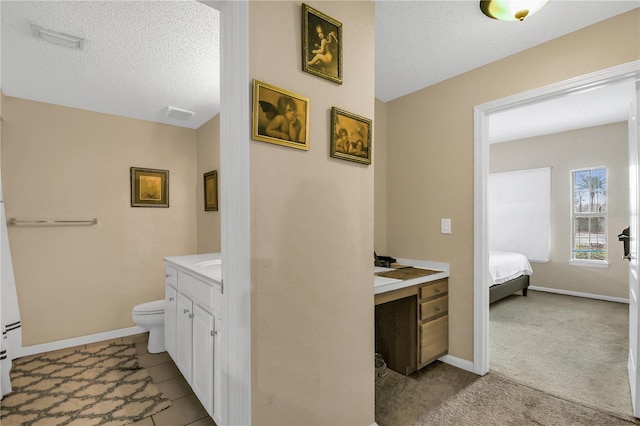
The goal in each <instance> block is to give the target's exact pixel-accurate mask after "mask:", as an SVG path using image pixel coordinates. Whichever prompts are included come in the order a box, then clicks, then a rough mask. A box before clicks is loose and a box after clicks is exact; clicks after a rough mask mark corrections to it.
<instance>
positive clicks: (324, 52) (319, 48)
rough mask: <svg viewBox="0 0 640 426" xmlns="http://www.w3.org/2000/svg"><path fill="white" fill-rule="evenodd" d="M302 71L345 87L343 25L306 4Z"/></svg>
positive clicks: (304, 8)
mask: <svg viewBox="0 0 640 426" xmlns="http://www.w3.org/2000/svg"><path fill="white" fill-rule="evenodd" d="M302 70H303V71H306V72H308V73H310V74H314V75H317V76H319V77H322V78H326V79H327V80H331V81H333V82H335V83H338V84H342V23H340V22H339V21H336V20H335V19H333V18H331V17H329V16H327V15H325V14H324V13H322V12H320V11H319V10H316V9H314V8H312V7H311V6H309V5H307V4H304V3H302Z"/></svg>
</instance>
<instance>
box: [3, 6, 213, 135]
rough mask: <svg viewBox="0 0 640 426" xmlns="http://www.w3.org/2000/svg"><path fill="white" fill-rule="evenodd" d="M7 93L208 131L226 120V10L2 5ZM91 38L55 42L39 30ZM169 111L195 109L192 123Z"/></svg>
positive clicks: (194, 7) (4, 73)
mask: <svg viewBox="0 0 640 426" xmlns="http://www.w3.org/2000/svg"><path fill="white" fill-rule="evenodd" d="M1 8H2V12H1V13H2V18H1V19H2V21H1V22H2V74H1V77H2V80H1V83H2V90H3V91H4V93H5V94H6V95H8V96H15V97H20V98H25V99H31V100H37V101H42V102H47V103H53V104H58V105H64V106H71V107H76V108H81V109H87V110H91V111H98V112H104V113H110V114H116V115H121V116H126V117H132V118H137V119H144V120H150V121H157V122H164V123H168V124H174V125H179V126H185V127H190V128H198V127H200V126H201V125H202V124H204V123H205V122H206V121H207V120H209V119H210V118H211V117H212V116H214V115H215V114H217V113H218V111H219V109H220V100H219V99H220V89H219V86H220V85H219V79H220V76H219V69H220V56H219V37H218V35H219V12H218V11H217V10H215V9H213V8H211V7H209V6H207V5H204V4H202V3H199V2H196V1H52V0H48V1H6V0H5V1H2V3H1ZM31 23H34V24H37V25H39V26H41V27H44V28H46V29H50V30H54V31H58V32H63V33H66V34H71V35H74V36H78V37H81V38H84V39H85V40H86V42H85V46H84V49H82V50H78V49H71V48H68V47H64V46H59V45H56V44H51V43H48V42H46V41H45V40H43V39H39V38H35V37H33V35H32V34H31V27H30V24H31ZM168 106H173V107H177V108H181V109H186V110H190V111H195V112H196V115H195V116H194V117H193V118H191V119H190V120H189V121H180V120H176V119H172V118H169V117H167V116H166V114H165V113H166V110H167V107H168Z"/></svg>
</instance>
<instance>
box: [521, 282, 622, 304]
mask: <svg viewBox="0 0 640 426" xmlns="http://www.w3.org/2000/svg"><path fill="white" fill-rule="evenodd" d="M529 290H533V291H545V292H547V293H556V294H566V295H567V296H576V297H586V298H587V299H598V300H605V301H607V302H618V303H626V304H627V305H628V304H629V299H624V298H622V297H611V296H603V295H601V294H592V293H581V292H579V291H568V290H559V289H557V288H548V287H538V286H534V285H530V286H529Z"/></svg>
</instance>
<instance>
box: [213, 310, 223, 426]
mask: <svg viewBox="0 0 640 426" xmlns="http://www.w3.org/2000/svg"><path fill="white" fill-rule="evenodd" d="M220 342H222V317H220V316H216V317H215V323H214V332H213V362H212V363H213V414H211V417H213V421H214V422H215V423H216V424H217V425H221V424H222V363H221V362H220V349H221V348H222V346H221V345H220Z"/></svg>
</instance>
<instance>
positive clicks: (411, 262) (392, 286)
mask: <svg viewBox="0 0 640 426" xmlns="http://www.w3.org/2000/svg"><path fill="white" fill-rule="evenodd" d="M396 262H397V263H399V264H400V265H404V266H413V267H414V268H420V269H430V270H434V271H441V272H438V273H436V274H431V275H427V276H424V277H419V278H412V279H410V280H399V279H395V278H386V277H379V276H377V275H374V283H373V290H374V291H373V293H374V294H380V293H386V292H388V291H393V290H398V289H400V288H405V287H410V286H413V285H417V284H424V283H427V282H430V281H436V280H440V279H442V278H448V277H449V264H448V263H442V262H429V261H426V260H415V259H397V260H396ZM393 270H394V268H381V267H379V266H376V267H375V268H374V273H378V272H386V271H393Z"/></svg>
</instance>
